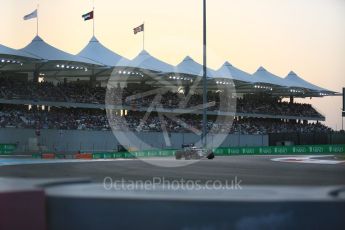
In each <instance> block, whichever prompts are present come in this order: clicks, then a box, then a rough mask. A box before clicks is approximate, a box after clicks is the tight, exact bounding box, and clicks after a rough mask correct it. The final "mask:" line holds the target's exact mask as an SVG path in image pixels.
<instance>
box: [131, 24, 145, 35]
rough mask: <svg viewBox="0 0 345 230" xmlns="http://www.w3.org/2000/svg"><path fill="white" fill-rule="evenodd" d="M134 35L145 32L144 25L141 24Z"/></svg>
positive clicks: (135, 29)
mask: <svg viewBox="0 0 345 230" xmlns="http://www.w3.org/2000/svg"><path fill="white" fill-rule="evenodd" d="M133 31H134V34H137V33H140V32H143V31H144V24H141V25H140V26H138V27H136V28H134V29H133Z"/></svg>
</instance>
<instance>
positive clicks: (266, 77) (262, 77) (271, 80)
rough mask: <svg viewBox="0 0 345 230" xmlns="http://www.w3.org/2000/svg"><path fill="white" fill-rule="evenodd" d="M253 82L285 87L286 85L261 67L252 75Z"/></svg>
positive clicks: (281, 79) (282, 80)
mask: <svg viewBox="0 0 345 230" xmlns="http://www.w3.org/2000/svg"><path fill="white" fill-rule="evenodd" d="M253 82H255V83H266V84H271V85H277V86H281V87H286V83H285V81H284V79H283V78H280V77H278V76H277V75H274V74H273V73H270V72H268V71H267V70H266V69H265V68H264V67H262V66H261V67H260V68H259V69H258V70H257V71H256V72H255V73H254V74H253Z"/></svg>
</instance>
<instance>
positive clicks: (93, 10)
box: [92, 0, 95, 36]
mask: <svg viewBox="0 0 345 230" xmlns="http://www.w3.org/2000/svg"><path fill="white" fill-rule="evenodd" d="M92 13H93V19H92V36H95V0H93V1H92Z"/></svg>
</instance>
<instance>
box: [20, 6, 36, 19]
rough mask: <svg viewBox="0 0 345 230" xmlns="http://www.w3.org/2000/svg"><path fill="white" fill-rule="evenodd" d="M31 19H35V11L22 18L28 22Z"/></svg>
mask: <svg viewBox="0 0 345 230" xmlns="http://www.w3.org/2000/svg"><path fill="white" fill-rule="evenodd" d="M32 18H37V9H36V10H34V11H33V12H32V13H30V14H28V15H25V16H24V17H23V19H24V20H30V19H32Z"/></svg>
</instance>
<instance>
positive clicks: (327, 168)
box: [0, 156, 345, 186]
mask: <svg viewBox="0 0 345 230" xmlns="http://www.w3.org/2000/svg"><path fill="white" fill-rule="evenodd" d="M277 157H279V156H232V157H216V158H215V159H214V160H201V161H199V162H196V163H194V164H191V165H188V166H185V167H177V168H164V167H157V166H153V165H151V164H148V163H145V162H143V161H141V160H113V161H95V162H75V163H74V162H73V163H45V164H22V165H2V166H0V177H16V178H88V179H91V180H93V181H95V182H102V181H103V180H104V178H105V177H111V178H112V179H114V180H115V179H119V180H121V179H124V180H152V179H153V178H154V177H161V178H164V179H166V180H179V179H181V178H183V179H184V180H199V181H200V183H205V182H206V181H207V180H220V181H222V182H225V181H230V180H233V179H234V178H235V177H237V178H238V180H241V181H242V185H243V186H245V185H321V186H323V185H345V164H344V163H342V164H336V165H325V164H301V163H286V162H274V161H272V160H271V159H273V158H277ZM154 160H156V161H157V160H158V161H160V160H162V161H167V160H168V161H169V160H171V161H174V159H154ZM42 161H44V160H42Z"/></svg>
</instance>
